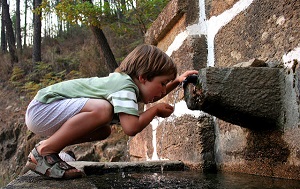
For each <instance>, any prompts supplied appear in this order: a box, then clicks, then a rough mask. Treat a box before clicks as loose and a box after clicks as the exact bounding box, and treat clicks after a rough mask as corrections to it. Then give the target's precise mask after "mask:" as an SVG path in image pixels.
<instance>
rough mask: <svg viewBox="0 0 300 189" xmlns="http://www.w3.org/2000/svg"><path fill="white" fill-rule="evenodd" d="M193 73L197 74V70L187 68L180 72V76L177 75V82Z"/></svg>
mask: <svg viewBox="0 0 300 189" xmlns="http://www.w3.org/2000/svg"><path fill="white" fill-rule="evenodd" d="M193 74H198V71H197V70H188V71H186V72H184V73H183V74H181V75H180V76H178V77H177V80H178V81H179V83H181V82H183V81H184V80H185V79H186V78H187V77H188V76H190V75H193Z"/></svg>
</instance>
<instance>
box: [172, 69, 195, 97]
mask: <svg viewBox="0 0 300 189" xmlns="http://www.w3.org/2000/svg"><path fill="white" fill-rule="evenodd" d="M193 74H198V71H197V70H188V71H186V72H184V73H183V74H181V75H180V76H177V78H176V79H174V80H173V81H171V82H170V83H168V84H167V94H168V93H169V92H171V91H172V90H173V89H175V88H176V87H177V86H178V85H179V84H180V83H181V82H183V81H184V80H185V79H186V78H187V77H188V76H190V75H193Z"/></svg>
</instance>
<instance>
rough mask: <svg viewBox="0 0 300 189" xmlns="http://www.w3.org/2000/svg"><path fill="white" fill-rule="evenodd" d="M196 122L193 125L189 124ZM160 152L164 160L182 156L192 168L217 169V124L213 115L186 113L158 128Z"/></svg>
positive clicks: (181, 158) (158, 151)
mask: <svg viewBox="0 0 300 189" xmlns="http://www.w3.org/2000/svg"><path fill="white" fill-rule="evenodd" d="M188 123H193V124H190V125H189V124H188ZM156 137H157V141H158V142H157V153H158V156H159V157H161V158H163V159H171V160H176V159H180V160H181V161H183V162H184V163H185V164H187V165H188V166H189V167H190V168H193V169H198V170H203V171H213V170H215V161H214V158H215V157H214V126H213V118H212V117H211V116H209V115H203V116H201V117H199V118H195V117H193V116H189V115H184V116H182V117H180V118H176V119H175V120H173V121H171V122H168V121H167V120H166V122H164V123H162V124H161V125H160V127H158V128H157V135H156Z"/></svg>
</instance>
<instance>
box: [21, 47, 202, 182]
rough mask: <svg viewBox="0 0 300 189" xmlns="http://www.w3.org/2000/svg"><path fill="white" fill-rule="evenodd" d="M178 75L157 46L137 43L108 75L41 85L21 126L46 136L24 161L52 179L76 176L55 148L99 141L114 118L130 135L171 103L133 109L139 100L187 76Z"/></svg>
mask: <svg viewBox="0 0 300 189" xmlns="http://www.w3.org/2000/svg"><path fill="white" fill-rule="evenodd" d="M192 74H197V71H195V70H191V71H187V72H185V73H184V74H182V75H181V76H178V77H177V78H176V76H177V68H176V65H175V64H174V63H173V61H172V60H171V58H170V57H169V56H168V55H166V54H165V53H164V52H162V51H161V50H159V49H158V48H157V47H155V46H152V45H140V46H138V47H136V48H135V49H134V50H133V51H132V52H131V53H130V54H129V55H128V56H127V57H126V58H125V59H124V60H123V61H122V63H121V64H120V66H119V67H118V68H117V69H116V71H115V72H114V73H111V74H110V75H109V76H107V77H103V78H98V77H92V78H82V79H74V80H69V81H64V82H61V83H57V84H54V85H51V86H49V87H46V88H44V89H41V90H40V91H39V92H38V93H37V95H36V96H35V97H34V99H33V100H32V101H31V103H30V104H29V106H28V108H27V112H26V125H27V126H28V128H29V129H30V130H31V131H32V132H34V133H35V134H38V135H42V136H49V138H48V139H46V140H44V141H41V142H40V143H38V144H37V145H36V146H35V148H34V149H33V150H32V151H31V153H30V154H29V156H28V161H27V164H26V167H27V169H30V170H32V171H34V172H36V173H38V174H41V175H45V176H48V177H51V178H77V177H82V176H83V175H84V174H83V173H82V172H81V171H80V170H77V169H76V168H75V167H72V166H70V165H69V164H67V163H66V162H65V161H63V160H62V159H61V158H59V156H58V153H59V152H60V151H61V150H62V149H63V148H65V147H66V146H68V145H72V144H78V143H83V142H90V141H97V140H103V139H105V138H107V137H108V136H109V135H110V133H111V129H110V124H111V123H112V121H113V118H115V117H117V118H118V121H119V122H120V124H121V126H122V128H123V131H124V132H125V133H126V134H127V135H129V136H134V135H135V134H137V133H139V132H140V131H142V130H143V129H144V128H145V127H146V126H147V125H148V124H149V123H150V122H151V121H152V119H153V118H154V117H155V116H159V117H168V116H170V115H171V114H172V112H173V110H174V109H173V107H172V106H171V105H169V104H166V103H158V104H156V105H155V106H153V107H151V108H149V109H148V110H146V111H145V112H143V113H141V114H139V113H138V104H137V103H138V102H143V103H145V104H147V103H151V102H154V101H157V100H159V99H161V98H162V97H164V96H165V95H166V94H168V93H169V92H170V91H172V90H173V89H175V88H176V87H177V86H178V85H179V84H180V83H181V82H182V81H183V80H184V79H185V78H186V77H187V76H189V75H192Z"/></svg>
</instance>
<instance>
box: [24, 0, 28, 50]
mask: <svg viewBox="0 0 300 189" xmlns="http://www.w3.org/2000/svg"><path fill="white" fill-rule="evenodd" d="M24 3H25V11H24V39H23V40H24V44H23V46H24V48H25V47H26V46H27V42H26V41H27V9H28V2H27V0H24Z"/></svg>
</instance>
